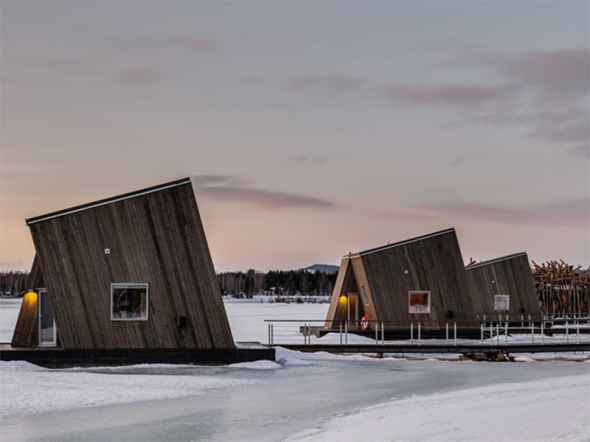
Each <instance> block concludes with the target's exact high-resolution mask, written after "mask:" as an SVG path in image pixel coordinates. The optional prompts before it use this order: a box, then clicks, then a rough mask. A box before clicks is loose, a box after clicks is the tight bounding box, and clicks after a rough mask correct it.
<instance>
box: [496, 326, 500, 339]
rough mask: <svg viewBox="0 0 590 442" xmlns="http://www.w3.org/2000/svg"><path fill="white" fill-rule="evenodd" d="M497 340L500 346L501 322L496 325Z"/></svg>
mask: <svg viewBox="0 0 590 442" xmlns="http://www.w3.org/2000/svg"><path fill="white" fill-rule="evenodd" d="M496 340H497V341H498V345H500V321H498V323H497V324H496Z"/></svg>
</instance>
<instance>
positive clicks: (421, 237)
mask: <svg viewBox="0 0 590 442" xmlns="http://www.w3.org/2000/svg"><path fill="white" fill-rule="evenodd" d="M449 233H455V229H454V228H450V229H446V230H440V231H438V232H434V233H429V234H427V235H422V236H417V237H416V238H411V239H406V240H403V241H400V242H396V243H393V244H386V245H384V246H381V247H375V248H373V249H368V250H364V251H362V252H359V253H357V254H356V255H358V256H365V255H369V254H371V253H377V252H382V251H384V250H388V249H392V248H394V247H400V246H405V245H406V244H410V243H413V242H418V241H424V240H426V239H429V238H434V237H435V236H440V235H446V234H449ZM352 255H355V254H352ZM348 256H349V255H344V257H345V258H347V257H348Z"/></svg>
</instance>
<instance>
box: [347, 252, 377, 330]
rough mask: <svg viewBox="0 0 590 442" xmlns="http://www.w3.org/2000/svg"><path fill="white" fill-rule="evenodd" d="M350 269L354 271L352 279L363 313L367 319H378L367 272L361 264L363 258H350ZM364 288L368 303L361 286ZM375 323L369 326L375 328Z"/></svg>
mask: <svg viewBox="0 0 590 442" xmlns="http://www.w3.org/2000/svg"><path fill="white" fill-rule="evenodd" d="M351 265H352V270H353V273H354V279H355V283H356V290H357V291H358V293H359V299H360V301H361V305H362V308H363V310H364V314H365V315H367V317H368V318H369V321H379V320H380V319H379V314H378V310H376V308H375V302H374V300H373V294H372V291H371V284H370V282H369V279H368V277H367V273H366V271H365V266H364V265H363V260H362V258H361V257H360V256H355V257H354V258H352V259H351ZM363 287H364V289H365V294H366V296H367V299H368V301H369V305H367V304H366V303H365V300H364V297H363V294H362V293H361V292H362V288H363ZM375 327H376V325H375V324H371V328H375Z"/></svg>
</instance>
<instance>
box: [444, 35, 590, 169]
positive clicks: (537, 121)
mask: <svg viewBox="0 0 590 442" xmlns="http://www.w3.org/2000/svg"><path fill="white" fill-rule="evenodd" d="M443 65H444V66H445V67H451V68H464V67H475V68H478V69H483V70H488V71H490V72H493V73H494V74H496V75H498V76H499V77H500V78H501V79H502V84H503V85H505V86H506V87H508V88H509V89H510V90H512V91H513V94H512V96H511V97H508V98H506V97H502V98H501V100H502V101H498V102H497V103H496V106H495V107H494V108H491V109H486V112H484V113H482V114H481V115H478V116H477V117H476V119H479V120H480V121H481V122H483V123H486V124H511V125H514V124H520V125H523V126H525V127H527V128H528V133H529V136H530V137H531V138H534V139H539V140H543V141H546V142H549V143H552V144H555V145H560V146H564V147H566V149H567V150H569V151H570V152H572V153H574V154H577V155H580V156H585V157H587V156H589V155H590V125H589V123H588V121H589V120H590V114H589V107H588V98H589V96H590V51H589V50H588V49H576V48H574V49H571V48H570V49H561V50H553V51H531V52H526V53H522V54H510V55H504V54H499V53H496V52H494V51H492V50H490V49H489V48H485V47H481V46H477V47H473V48H469V47H468V46H467V45H463V46H461V47H460V49H459V50H458V53H457V54H456V55H455V56H454V57H451V58H450V59H448V60H447V61H446V62H445V63H444V64H443Z"/></svg>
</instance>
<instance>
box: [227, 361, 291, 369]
mask: <svg viewBox="0 0 590 442" xmlns="http://www.w3.org/2000/svg"><path fill="white" fill-rule="evenodd" d="M228 368H246V369H249V370H276V369H278V368H283V367H282V366H281V364H277V363H276V362H274V361H265V360H263V361H254V362H240V363H238V364H231V365H228Z"/></svg>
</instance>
